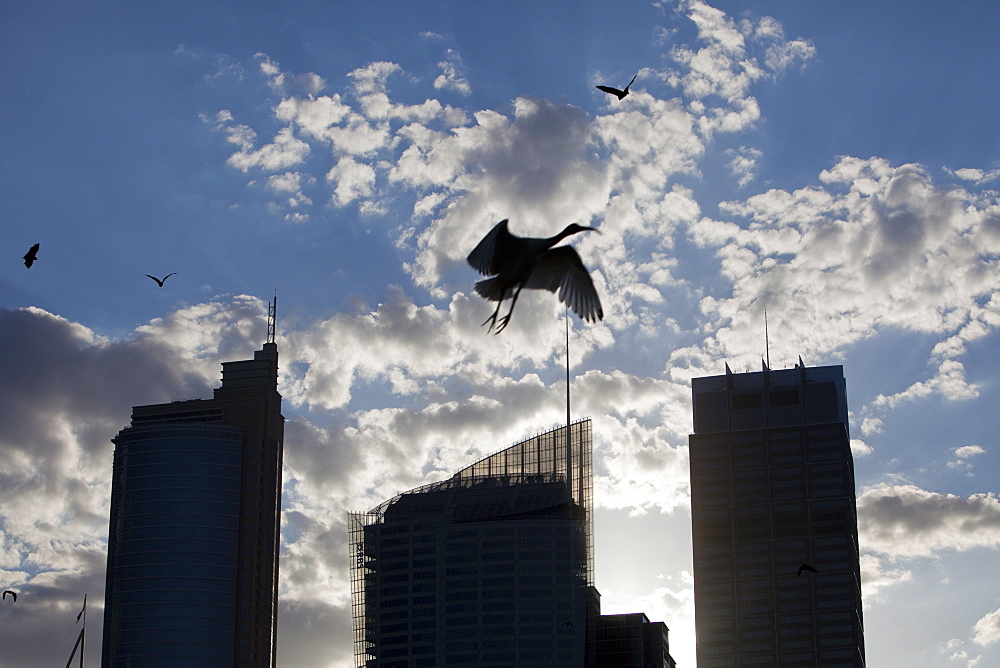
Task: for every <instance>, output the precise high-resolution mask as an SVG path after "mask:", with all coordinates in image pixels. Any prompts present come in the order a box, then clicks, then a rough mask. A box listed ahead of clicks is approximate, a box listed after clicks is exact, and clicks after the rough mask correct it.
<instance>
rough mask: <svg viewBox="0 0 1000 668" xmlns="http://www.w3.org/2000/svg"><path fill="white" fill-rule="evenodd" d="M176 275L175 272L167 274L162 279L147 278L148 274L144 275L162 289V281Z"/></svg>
mask: <svg viewBox="0 0 1000 668" xmlns="http://www.w3.org/2000/svg"><path fill="white" fill-rule="evenodd" d="M176 273H177V272H176V271H173V272H170V273H169V274H167V275H166V276H164V277H163V278H157V277H156V276H149V274H146V275H147V276H149V277H150V278H151V279H153V280H154V281H156V284H157V285H159V286H160V287H161V288H162V287H163V281H165V280H167V279H168V278H170V277H171V276H173V275H174V274H176Z"/></svg>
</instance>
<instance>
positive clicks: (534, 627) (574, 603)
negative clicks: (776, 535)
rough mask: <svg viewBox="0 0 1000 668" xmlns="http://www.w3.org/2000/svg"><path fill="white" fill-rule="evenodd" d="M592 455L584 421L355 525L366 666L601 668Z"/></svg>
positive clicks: (360, 638)
mask: <svg viewBox="0 0 1000 668" xmlns="http://www.w3.org/2000/svg"><path fill="white" fill-rule="evenodd" d="M567 432H570V433H571V437H570V438H569V439H567ZM567 442H569V447H567ZM591 449H592V445H591V431H590V420H583V421H580V422H576V423H573V424H572V425H571V427H570V429H567V428H566V427H561V428H559V429H555V430H553V431H550V432H547V433H544V434H540V435H539V436H536V437H534V438H530V439H528V440H526V441H523V442H521V443H518V444H516V445H513V446H511V447H509V448H506V449H504V450H501V451H500V452H497V453H496V454H494V455H491V456H489V457H486V458H485V459H482V460H480V461H478V462H475V463H474V464H471V465H469V466H467V467H466V468H464V469H462V470H460V471H458V472H457V473H455V474H454V475H453V476H452V477H451V478H448V479H447V480H443V481H441V482H438V483H434V484H431V485H426V486H424V487H420V488H418V489H414V490H411V491H409V492H404V493H403V494H400V495H398V496H396V497H395V498H393V499H390V500H389V501H386V502H385V503H383V504H381V505H380V506H378V507H377V508H374V509H373V510H371V511H369V512H367V513H355V514H353V515H352V521H351V554H352V562H351V584H352V591H351V594H352V603H353V606H354V648H355V659H356V665H358V666H359V667H360V666H365V667H372V668H373V667H375V666H379V667H381V668H388V667H397V666H398V667H403V666H406V667H409V666H443V665H464V666H489V665H493V666H512V665H517V666H521V667H534V666H537V667H544V668H551V667H552V666H572V667H573V668H580V667H581V666H585V665H593V657H594V656H595V655H596V654H595V652H596V620H597V617H598V615H599V614H600V602H599V599H598V597H597V593H596V590H595V589H594V587H593V557H592V547H591V510H590V509H591V504H592V501H591V499H592V496H593V477H592V472H591Z"/></svg>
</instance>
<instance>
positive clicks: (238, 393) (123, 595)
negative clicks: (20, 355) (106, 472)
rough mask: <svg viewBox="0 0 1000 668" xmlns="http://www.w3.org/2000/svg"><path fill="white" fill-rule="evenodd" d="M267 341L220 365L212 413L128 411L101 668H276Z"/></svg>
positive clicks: (277, 480) (278, 452)
mask: <svg viewBox="0 0 1000 668" xmlns="http://www.w3.org/2000/svg"><path fill="white" fill-rule="evenodd" d="M272 316H273V313H272ZM272 323H273V320H272ZM272 326H273V325H272ZM268 338H269V341H268V342H267V343H265V344H264V347H263V349H262V350H259V351H257V352H255V353H254V359H253V360H246V361H239V362H226V363H223V365H222V387H220V388H218V389H216V390H215V392H214V397H213V398H212V399H208V400H200V399H195V400H188V401H176V402H173V403H169V404H157V405H152V406H135V407H133V409H132V422H131V426H129V427H126V428H124V429H122V430H121V431H120V432H119V433H118V435H117V436H116V437H115V438H114V439H113V443H114V444H115V451H114V466H113V472H112V476H113V477H112V488H111V522H110V528H109V531H108V569H107V588H106V592H105V612H104V639H103V648H102V650H103V651H102V662H101V665H102V666H105V667H107V668H118V667H125V666H141V665H150V666H151V665H160V666H162V665H177V666H181V665H183V666H186V667H196V666H252V667H255V668H262V667H270V666H274V665H275V646H276V637H277V606H278V535H279V521H280V508H281V460H282V446H283V434H284V418H283V417H282V416H281V395H280V394H278V390H277V378H278V349H277V346H276V345H275V344H274V342H273V329H270V330H269V337H268Z"/></svg>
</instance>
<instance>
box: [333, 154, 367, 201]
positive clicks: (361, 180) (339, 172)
mask: <svg viewBox="0 0 1000 668" xmlns="http://www.w3.org/2000/svg"><path fill="white" fill-rule="evenodd" d="M326 180H327V181H329V182H331V183H333V184H335V185H334V190H333V202H334V204H336V205H337V206H344V205H346V204H350V203H351V202H353V201H354V200H356V199H359V198H362V197H368V196H369V195H371V194H372V191H373V189H374V187H375V170H374V169H372V168H371V167H370V166H368V165H366V164H363V163H359V162H357V161H356V160H354V159H353V158H351V157H349V156H345V157H343V158H341V159H340V161H339V162H337V164H336V165H334V167H333V168H332V169H331V170H330V171H329V172H327V174H326Z"/></svg>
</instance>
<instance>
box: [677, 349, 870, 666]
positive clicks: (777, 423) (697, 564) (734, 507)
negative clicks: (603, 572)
mask: <svg viewBox="0 0 1000 668" xmlns="http://www.w3.org/2000/svg"><path fill="white" fill-rule="evenodd" d="M692 395H693V405H694V433H693V434H692V435H691V436H690V439H689V445H690V461H691V519H692V533H693V548H694V580H695V626H696V631H697V655H698V668H715V667H717V666H751V665H760V666H786V665H787V666H822V667H823V668H832V667H841V666H842V667H852V668H857V667H862V666H864V665H865V647H864V626H863V620H862V613H861V576H860V565H859V556H858V523H857V509H856V504H855V487H854V461H853V458H852V457H851V448H850V435H849V431H848V417H847V390H846V382H845V380H844V373H843V367H841V366H822V367H808V368H807V367H806V366H805V365H803V364H802V360H801V359H800V360H799V364H798V365H796V366H795V368H794V369H785V370H770V369H768V368H767V366H766V365H764V368H763V370H762V371H760V372H752V373H739V374H734V373H732V372H731V371H730V369H729V366H728V365H727V366H726V373H725V375H720V376H709V377H704V378H694V379H693V380H692ZM803 564H808V565H810V566H812V567H813V568H814V569H815V570H816V572H812V571H810V570H808V569H803V570H801V571H800V566H802V565H803Z"/></svg>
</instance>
